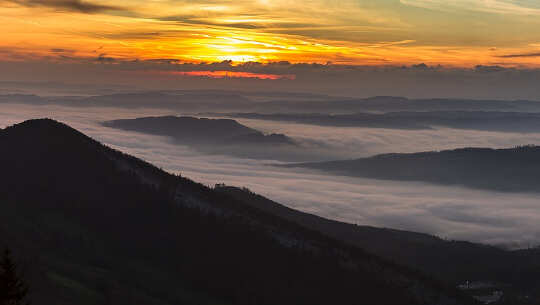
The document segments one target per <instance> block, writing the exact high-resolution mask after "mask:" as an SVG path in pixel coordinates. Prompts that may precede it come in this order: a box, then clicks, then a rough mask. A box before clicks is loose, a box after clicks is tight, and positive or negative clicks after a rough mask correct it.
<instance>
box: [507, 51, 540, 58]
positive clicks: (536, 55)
mask: <svg viewBox="0 0 540 305" xmlns="http://www.w3.org/2000/svg"><path fill="white" fill-rule="evenodd" d="M497 57H499V58H522V57H540V52H535V53H522V54H506V55H499V56H497Z"/></svg>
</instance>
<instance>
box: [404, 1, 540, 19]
mask: <svg viewBox="0 0 540 305" xmlns="http://www.w3.org/2000/svg"><path fill="white" fill-rule="evenodd" d="M400 2H401V3H402V4H404V5H409V6H415V7H421V8H427V9H434V10H442V11H454V12H457V11H478V12H485V13H495V14H515V15H531V16H537V15H540V7H538V6H537V5H532V3H531V2H529V1H527V0H525V1H511V0H482V1H479V0H454V1H447V0H400Z"/></svg>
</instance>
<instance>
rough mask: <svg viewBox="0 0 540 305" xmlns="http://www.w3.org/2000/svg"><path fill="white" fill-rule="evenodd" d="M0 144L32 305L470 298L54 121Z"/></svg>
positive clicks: (8, 219) (3, 230) (2, 136)
mask: <svg viewBox="0 0 540 305" xmlns="http://www.w3.org/2000/svg"><path fill="white" fill-rule="evenodd" d="M0 145H1V147H2V150H1V151H0V167H1V168H2V175H1V181H0V240H1V241H2V242H5V243H6V244H8V245H10V247H11V248H13V249H15V250H16V253H18V254H19V255H20V257H23V258H25V261H26V262H27V265H28V269H30V270H31V274H32V275H31V276H30V278H31V281H30V284H31V289H32V293H33V294H32V297H33V300H34V303H36V304H55V305H57V304H463V303H467V302H468V301H467V300H468V299H467V298H463V297H461V296H459V294H458V293H456V291H454V290H453V289H448V288H445V286H444V285H441V284H439V283H438V282H436V281H434V280H431V279H429V278H427V277H425V276H423V275H421V274H420V273H418V272H415V271H411V269H409V268H405V267H400V266H399V265H396V264H393V263H389V262H387V261H386V260H384V259H380V258H378V257H376V256H374V255H371V254H367V253H366V252H364V251H362V250H360V249H358V248H356V247H353V246H350V245H347V244H345V243H342V242H340V241H337V240H335V239H332V238H329V237H326V236H324V235H322V234H320V233H318V232H316V231H313V230H310V229H308V228H304V227H302V226H299V225H297V224H295V223H293V222H291V221H289V220H287V219H283V218H280V217H276V216H275V215H272V214H271V213H267V212H266V211H264V210H262V209H258V208H256V207H252V206H250V205H246V204H245V203H244V202H242V201H240V200H237V199H235V198H234V197H233V196H230V195H228V194H224V193H222V192H216V191H213V190H211V189H209V188H207V187H205V186H202V185H200V184H197V183H194V182H192V181H190V180H188V179H185V178H182V177H177V176H174V175H170V174H167V173H165V172H163V171H161V170H159V169H157V168H155V167H153V166H151V165H149V164H147V163H145V162H143V161H141V160H138V159H136V158H133V157H130V156H127V155H125V154H122V153H120V152H118V151H114V150H112V149H109V148H107V147H105V146H103V145H101V144H99V143H98V142H96V141H94V140H92V139H90V138H88V137H86V136H85V135H83V134H81V133H79V132H77V131H75V130H73V129H71V128H70V127H68V126H66V125H64V124H61V123H58V122H55V121H52V120H46V119H44V120H32V121H27V122H24V123H21V124H17V125H15V126H12V127H8V128H6V129H5V130H2V131H0ZM460 299H461V300H460ZM458 300H459V301H458Z"/></svg>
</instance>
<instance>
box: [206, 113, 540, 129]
mask: <svg viewBox="0 0 540 305" xmlns="http://www.w3.org/2000/svg"><path fill="white" fill-rule="evenodd" d="M209 115H217V116H228V117H232V118H246V119H257V120H272V121H285V122H295V123H302V124H313V125H321V126H337V127H367V128H390V129H432V128H434V127H448V128H458V129H473V130H486V131H501V132H540V113H523V112H497V111H435V112H432V111H418V112H388V113H379V114H376V113H356V114H336V115H331V114H316V113H312V114H260V113H228V114H209Z"/></svg>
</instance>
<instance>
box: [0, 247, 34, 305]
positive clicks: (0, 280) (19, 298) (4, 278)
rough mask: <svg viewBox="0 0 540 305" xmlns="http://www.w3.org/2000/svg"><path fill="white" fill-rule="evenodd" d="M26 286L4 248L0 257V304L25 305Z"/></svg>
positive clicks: (9, 253)
mask: <svg viewBox="0 0 540 305" xmlns="http://www.w3.org/2000/svg"><path fill="white" fill-rule="evenodd" d="M27 294H28V286H27V285H26V283H24V281H23V280H22V279H21V277H20V275H19V272H18V270H17V265H16V264H15V262H14V261H13V258H12V257H11V252H10V251H9V250H8V249H6V250H4V253H3V254H2V257H1V258H0V305H26V304H28V302H27V301H26V297H27Z"/></svg>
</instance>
